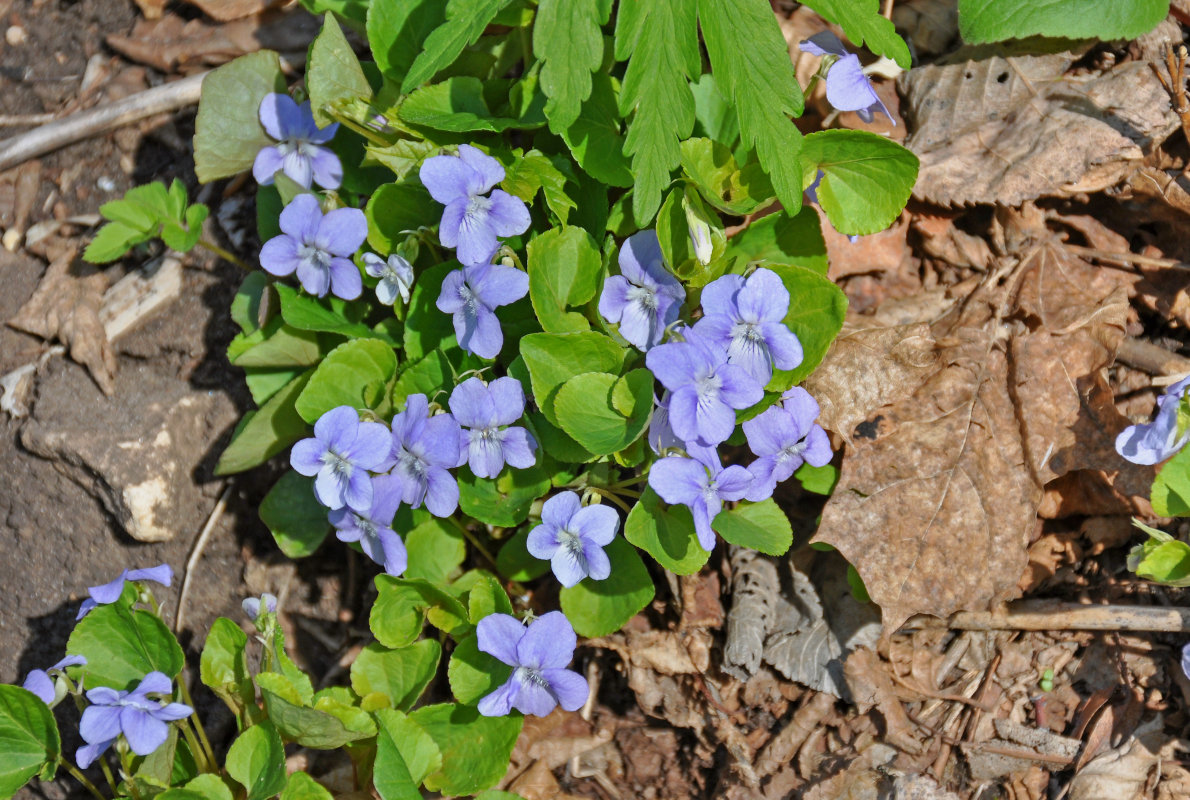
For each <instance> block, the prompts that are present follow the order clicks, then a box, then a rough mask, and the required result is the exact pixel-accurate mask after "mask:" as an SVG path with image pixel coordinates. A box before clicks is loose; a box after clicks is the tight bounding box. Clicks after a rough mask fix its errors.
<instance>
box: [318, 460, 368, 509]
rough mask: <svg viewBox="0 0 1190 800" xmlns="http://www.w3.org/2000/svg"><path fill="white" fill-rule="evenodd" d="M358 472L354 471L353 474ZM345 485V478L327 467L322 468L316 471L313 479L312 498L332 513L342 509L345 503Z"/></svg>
mask: <svg viewBox="0 0 1190 800" xmlns="http://www.w3.org/2000/svg"><path fill="white" fill-rule="evenodd" d="M358 471H359V470H355V472H358ZM347 483H348V480H347V479H346V478H344V477H343V476H340V475H338V474H336V473H335V472H334V470H332V469H331V468H330V467H329V466H324V467H323V468H322V469H320V470H319V471H318V477H316V478H315V479H314V496H315V497H317V498H318V502H320V503H322V504H323V505H324V506H326V507H327V508H329V509H331V510H332V511H333V510H334V509H336V508H342V507H343V505H344V503H346V502H347V501H346V500H345V499H344V495H345V494H346V493H347Z"/></svg>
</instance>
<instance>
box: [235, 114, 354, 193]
mask: <svg viewBox="0 0 1190 800" xmlns="http://www.w3.org/2000/svg"><path fill="white" fill-rule="evenodd" d="M259 114H260V124H261V125H263V126H264V130H265V133H267V134H268V135H269V136H270V137H272V138H273V139H276V140H277V144H275V145H269V146H268V147H264V148H261V151H260V152H259V153H257V154H256V161H255V162H254V163H253V164H252V177H254V178H256V182H257V183H259V184H260V185H262V186H269V185H271V184H272V183H273V176H274V175H276V174H277V170H281V171H282V172H284V173H285V174H286V175H288V176H289V178H290V179H291V180H293V181H294V182H295V183H298V184H301V185H302V186H304V187H306V188H307V189H309V188H310V182H311V180H313V182H314V183H317V184H318V185H319V186H321V187H323V188H324V189H338V188H339V184H340V183H342V182H343V165H342V164H341V163H339V157H338V156H337V155H335V154H334V152H332V151H331V150H330V149H329V148H326V147H322V145H324V144H326V143H327V142H329V141H330V140H331V139H332V138H333V137H334V135H335V132H336V131H337V130H339V123H337V122H332V123H331V124H330V125H328V126H326V127H325V128H319V127H318V125H317V124H315V122H314V113H313V112H312V111H311V110H310V101H309V100H307V101H306V102H304V103H302V104H301V105H298V104H297V102H296V101H295V100H294V99H293V98H292V97H290V96H289V95H287V94H279V93H276V92H274V93H272V94H266V95H265V96H264V99H263V100H261V101H260V111H259Z"/></svg>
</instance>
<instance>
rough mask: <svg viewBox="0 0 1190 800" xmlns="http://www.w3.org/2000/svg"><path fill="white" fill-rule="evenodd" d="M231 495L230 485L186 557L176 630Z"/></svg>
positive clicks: (180, 625)
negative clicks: (202, 559)
mask: <svg viewBox="0 0 1190 800" xmlns="http://www.w3.org/2000/svg"><path fill="white" fill-rule="evenodd" d="M230 497H231V486H230V485H228V487H227V488H226V489H224V490H223V494H221V495H219V500H218V501H217V502H216V503H215V507H214V508H212V509H211V515H210V516H209V517H207V523H206V524H205V525H203V526H202V530H201V531H200V532H199V534H198V538H197V539H196V540H195V541H194V547H193V548H191V550H190V558H188V559H186V574H185V575H183V576H182V590H181V591H180V592H179V593H178V615H177V617H176V618H175V619H174V631H175V632H177V633H180V632H181V630H182V624H183V623H184V622H185V619H186V597H187V595H189V593H190V576H191V575H192V574H193V573H194V568H195V567H196V566H198V561H199V559H201V558H202V552H203V550H205V549H206V546H207V542H208V541H210V539H211V534H212V533H213V532H214V531H215V526H216V525H217V524H218V523H219V518H220V517H222V516H223V510H224V509H225V508H227V500H228V498H230Z"/></svg>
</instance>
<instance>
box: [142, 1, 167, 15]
mask: <svg viewBox="0 0 1190 800" xmlns="http://www.w3.org/2000/svg"><path fill="white" fill-rule="evenodd" d="M136 6H137V8H139V9H140V13H142V14H144V15H145V19H160V18H161V12H162V11H164V10H165V0H136Z"/></svg>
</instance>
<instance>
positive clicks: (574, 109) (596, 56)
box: [533, 0, 607, 133]
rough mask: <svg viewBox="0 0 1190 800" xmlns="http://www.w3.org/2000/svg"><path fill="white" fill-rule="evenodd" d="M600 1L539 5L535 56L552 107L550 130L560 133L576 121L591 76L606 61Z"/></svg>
mask: <svg viewBox="0 0 1190 800" xmlns="http://www.w3.org/2000/svg"><path fill="white" fill-rule="evenodd" d="M602 10H603V9H600V7H599V2H598V0H541V3H540V5H538V7H537V20H536V22H535V23H534V25H533V53H534V55H536V56H537V58H538V59H539V60H540V61H541V62H542V67H541V79H540V80H541V88H542V90H543V91H544V92H545V95H546V97H548V98H549V102H548V103H546V106H545V115H546V116H547V117H548V118H549V121H550V130H552V131H553V132H554V133H561V132H562V131H564V130H566V129H567V128H569V127H570V126H571V125H572V124H573V123H574V121H575V120H576V119H578V115H579V109H580V108H581V107H582V103H583V101H584V100H586V99H587V98H588V97H589V96H590V94H591V73H592V72H595V71H596V70H598V69H599V66H600V63H601V62H602V61H603V35H602V34H601V33H600V31H599V28H600V26H601V25H603V24H604V23H606V22H607V16H606V15H603V16H602V17H601V11H602Z"/></svg>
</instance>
